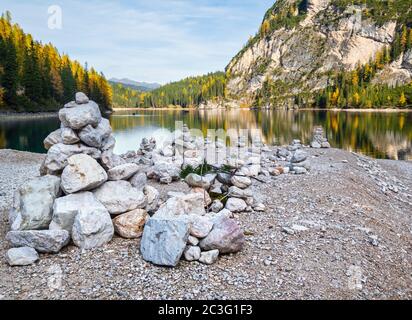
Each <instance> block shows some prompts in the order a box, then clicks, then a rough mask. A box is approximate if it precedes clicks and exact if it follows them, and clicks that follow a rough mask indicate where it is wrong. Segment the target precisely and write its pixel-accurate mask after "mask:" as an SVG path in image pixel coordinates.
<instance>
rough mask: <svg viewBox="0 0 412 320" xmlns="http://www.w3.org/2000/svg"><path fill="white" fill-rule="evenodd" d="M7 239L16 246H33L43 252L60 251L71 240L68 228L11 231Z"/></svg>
mask: <svg viewBox="0 0 412 320" xmlns="http://www.w3.org/2000/svg"><path fill="white" fill-rule="evenodd" d="M6 240H7V241H8V242H9V243H10V245H11V246H12V247H14V248H19V247H31V248H33V249H36V251H38V252H41V253H58V252H59V251H60V250H61V249H62V248H63V247H64V246H66V245H67V244H68V243H69V241H70V235H69V233H68V232H67V231H66V230H35V231H33V230H31V231H10V232H9V233H7V235H6Z"/></svg>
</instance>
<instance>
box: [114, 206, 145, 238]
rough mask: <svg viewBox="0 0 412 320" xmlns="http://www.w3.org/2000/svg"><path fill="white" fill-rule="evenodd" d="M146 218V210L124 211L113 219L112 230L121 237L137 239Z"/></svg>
mask: <svg viewBox="0 0 412 320" xmlns="http://www.w3.org/2000/svg"><path fill="white" fill-rule="evenodd" d="M147 220H149V215H148V213H147V211H146V210H143V209H137V210H133V211H130V212H126V213H124V214H121V215H120V216H117V217H116V218H114V219H113V225H114V230H115V232H116V233H117V234H118V235H119V236H121V237H122V238H125V239H137V238H140V237H141V236H142V234H143V229H144V226H145V224H146V222H147Z"/></svg>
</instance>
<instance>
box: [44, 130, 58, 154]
mask: <svg viewBox="0 0 412 320" xmlns="http://www.w3.org/2000/svg"><path fill="white" fill-rule="evenodd" d="M62 142H63V140H62V130H61V129H58V130H56V131H53V132H52V133H50V134H49V135H48V136H47V137H46V139H44V141H43V145H44V148H45V149H46V150H49V149H50V148H51V147H53V146H54V145H55V144H58V143H62Z"/></svg>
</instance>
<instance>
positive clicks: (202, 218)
mask: <svg viewBox="0 0 412 320" xmlns="http://www.w3.org/2000/svg"><path fill="white" fill-rule="evenodd" d="M59 119H60V121H61V128H60V129H58V130H56V131H54V132H52V133H51V134H50V135H49V136H48V137H47V138H46V139H45V140H44V146H45V148H46V149H47V150H48V152H47V155H46V157H45V160H44V162H43V164H42V166H41V168H40V174H41V176H40V177H36V178H34V179H31V180H28V181H27V182H25V183H24V184H23V185H22V186H21V187H20V188H19V190H17V191H16V193H15V197H14V202H13V207H12V209H11V210H10V213H9V224H10V231H9V232H8V234H7V236H6V239H7V240H8V242H9V244H10V246H11V249H10V250H9V251H8V252H7V254H6V260H7V261H8V263H9V264H10V265H29V264H32V263H34V262H36V261H37V260H38V259H39V255H38V253H49V254H53V253H58V252H59V251H60V250H62V248H64V247H65V246H67V245H69V244H70V243H72V244H74V245H75V246H77V247H79V248H81V249H85V250H88V249H94V248H98V247H101V246H103V245H106V244H107V243H109V242H110V241H111V240H112V238H113V236H114V234H115V233H116V234H117V235H118V236H120V237H121V238H125V239H136V238H141V241H140V251H141V254H142V256H143V259H144V260H146V261H148V262H151V263H153V264H155V265H160V266H172V267H173V266H176V265H177V264H178V263H179V261H180V260H181V259H182V258H184V259H185V260H186V261H199V262H201V263H204V264H213V263H214V262H216V261H217V259H218V257H219V255H221V254H229V253H236V252H239V251H241V250H242V248H243V246H244V243H245V237H244V232H243V231H242V229H241V227H240V226H239V224H238V223H237V221H236V218H237V217H238V215H239V214H241V213H243V212H263V211H265V210H266V208H265V205H264V204H263V203H260V202H258V201H256V199H255V197H254V194H258V193H256V192H254V191H253V189H251V188H252V187H253V182H256V181H258V182H260V183H265V182H266V180H267V179H270V178H271V177H272V178H273V179H275V178H277V177H278V176H280V175H282V174H287V173H294V174H305V173H308V172H309V170H310V164H309V160H308V154H307V153H306V152H305V151H304V150H303V148H304V146H302V144H301V142H300V141H299V140H294V141H293V143H292V144H291V145H289V146H286V147H277V148H274V149H272V148H269V147H267V146H265V145H264V144H263V143H262V142H261V141H260V139H259V138H257V139H255V138H254V139H255V140H254V141H253V148H247V139H245V138H239V140H238V141H237V145H235V146H226V143H225V142H224V141H221V140H219V139H217V140H216V139H213V138H212V137H207V138H206V139H204V138H203V137H197V136H194V135H192V134H191V132H190V130H189V128H188V127H187V126H183V128H182V130H176V131H175V132H173V133H172V134H171V135H170V137H169V138H168V139H167V140H166V141H165V142H164V144H163V146H162V147H160V148H157V146H156V141H155V139H153V138H151V139H147V138H145V139H143V140H142V142H141V144H140V148H139V149H138V150H137V151H129V152H127V153H125V154H123V155H117V154H115V153H114V147H115V143H116V141H115V139H114V137H113V136H112V129H111V127H110V123H109V121H108V120H106V119H105V118H103V117H102V115H101V113H100V109H99V107H98V105H97V104H96V103H95V102H93V101H89V99H88V98H87V96H86V95H84V94H83V93H77V94H76V98H75V101H72V102H70V103H68V104H66V105H65V106H64V108H62V109H61V110H60V112H59ZM245 146H246V148H245ZM241 149H242V150H243V151H242V152H243V153H241V152H240V150H241ZM211 150H212V151H213V152H210V151H211ZM210 154H212V156H210ZM205 163H206V164H207V165H208V168H209V169H208V172H203V167H204V165H205ZM189 168H192V170H188V169H189ZM199 168H200V169H201V170H199ZM210 168H213V169H212V170H210ZM228 168H229V169H228ZM196 169H197V170H196ZM182 170H188V172H189V173H188V174H187V175H186V176H185V179H184V180H183V181H184V182H183V183H186V184H187V185H188V186H189V187H190V191H189V192H175V191H173V192H168V193H167V194H161V193H160V192H159V191H158V189H156V188H155V187H153V186H151V185H157V186H158V187H160V184H171V185H172V186H173V184H175V183H176V189H180V190H182V188H183V189H186V188H184V185H183V186H182V178H181V176H182ZM148 179H150V180H151V183H150V184H151V185H149V181H148ZM179 183H180V185H179ZM212 199H214V200H212Z"/></svg>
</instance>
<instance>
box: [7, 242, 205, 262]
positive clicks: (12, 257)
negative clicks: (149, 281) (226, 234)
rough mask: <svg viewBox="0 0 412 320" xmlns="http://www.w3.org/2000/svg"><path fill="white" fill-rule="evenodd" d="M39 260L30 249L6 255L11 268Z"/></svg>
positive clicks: (10, 251)
mask: <svg viewBox="0 0 412 320" xmlns="http://www.w3.org/2000/svg"><path fill="white" fill-rule="evenodd" d="M199 250H200V249H199ZM37 260H39V254H38V253H37V251H36V250H34V249H33V248H30V247H22V248H12V249H9V250H8V251H7V253H6V261H7V263H8V264H9V265H11V266H28V265H31V264H33V263H35V262H36V261H37Z"/></svg>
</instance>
